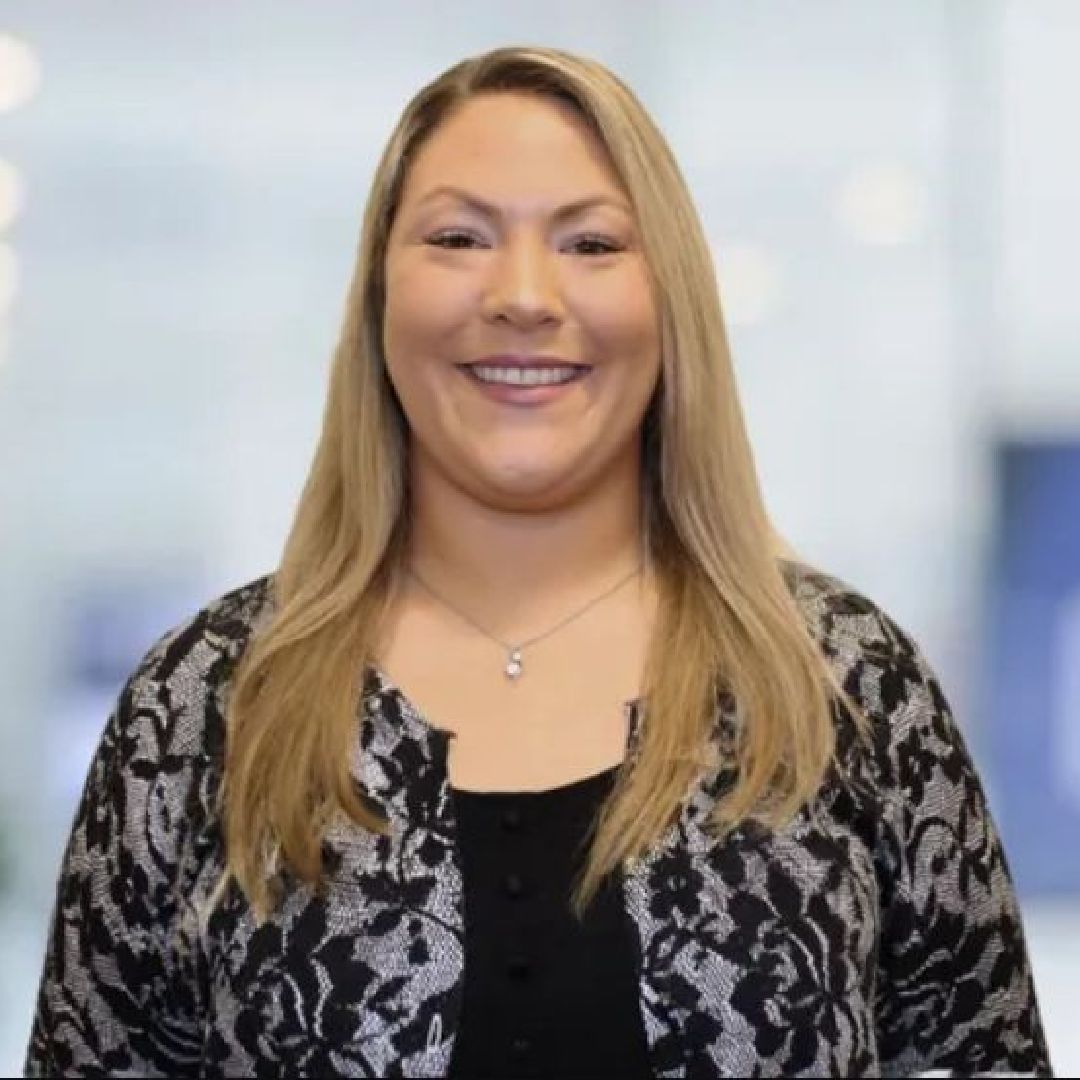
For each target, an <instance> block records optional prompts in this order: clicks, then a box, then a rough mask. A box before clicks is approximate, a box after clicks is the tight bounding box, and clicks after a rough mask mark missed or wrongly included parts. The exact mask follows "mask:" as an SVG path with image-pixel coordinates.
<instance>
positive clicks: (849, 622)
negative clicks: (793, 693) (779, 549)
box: [781, 559, 922, 664]
mask: <svg viewBox="0 0 1080 1080" xmlns="http://www.w3.org/2000/svg"><path fill="white" fill-rule="evenodd" d="M781 571H782V572H783V575H784V579H785V580H786V581H787V584H788V588H789V589H790V590H791V593H792V595H793V596H794V598H795V601H796V603H797V604H798V606H799V609H800V610H801V611H802V613H803V616H804V617H805V618H806V620H807V622H808V624H809V627H810V630H811V632H812V633H813V634H814V637H815V638H816V639H817V641H818V643H819V645H820V646H821V648H822V650H823V651H824V652H825V653H826V655H827V656H829V657H830V658H832V659H848V660H852V661H853V660H856V659H876V660H879V661H881V662H888V663H903V662H909V663H913V664H917V663H918V662H919V661H920V660H921V659H922V656H921V653H920V650H919V646H918V643H917V642H916V641H915V639H914V638H913V637H912V636H911V635H910V634H909V633H908V632H907V631H906V630H904V629H903V628H902V627H901V626H900V625H899V623H897V621H896V620H895V619H894V618H893V617H892V615H890V614H889V613H888V612H887V611H886V610H885V609H884V608H882V607H881V605H880V604H878V603H877V602H876V601H875V600H873V599H871V598H870V597H869V596H867V595H866V594H865V593H863V592H861V591H860V590H859V589H857V588H855V586H853V585H851V584H850V583H849V582H847V581H844V580H843V579H842V578H839V577H837V576H836V575H835V574H830V573H827V572H826V571H824V570H822V569H820V568H818V567H815V566H810V565H809V564H807V563H802V562H794V561H792V560H788V559H785V560H782V561H781Z"/></svg>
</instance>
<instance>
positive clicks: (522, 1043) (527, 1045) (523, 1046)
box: [510, 1035, 532, 1054]
mask: <svg viewBox="0 0 1080 1080" xmlns="http://www.w3.org/2000/svg"><path fill="white" fill-rule="evenodd" d="M510 1049H511V1050H513V1052H514V1053H515V1054H527V1053H528V1052H529V1051H530V1050H531V1049H532V1039H526V1038H525V1036H524V1035H519V1036H518V1037H517V1038H516V1039H514V1041H513V1042H512V1043H510Z"/></svg>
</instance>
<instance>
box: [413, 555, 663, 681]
mask: <svg viewBox="0 0 1080 1080" xmlns="http://www.w3.org/2000/svg"><path fill="white" fill-rule="evenodd" d="M643 565H644V560H642V561H641V562H639V563H638V564H637V566H636V567H635V568H634V569H633V570H632V571H631V572H630V573H629V574H627V575H626V577H624V578H622V579H620V580H619V581H618V582H616V583H615V584H614V585H613V586H612V587H611V588H610V589H608V590H607V592H605V593H603V594H601V595H600V596H598V597H597V598H596V599H595V600H591V601H589V603H587V604H586V605H585V606H584V607H583V608H581V609H580V610H579V611H575V612H574V614H573V615H571V616H570V617H569V618H566V619H563V621H562V622H561V623H559V624H558V625H557V626H553V627H552V628H551V629H550V630H547V631H545V632H544V633H543V634H538V635H537V636H536V637H534V638H529V640H528V641H523V642H521V643H520V644H519V645H512V644H510V642H508V641H502V640H501V639H500V638H497V637H494V636H493V635H491V634H489V633H488V632H487V631H486V630H485V629H484V628H483V627H482V626H478V625H477V624H476V623H475V622H473V621H472V619H470V618H469V616H468V615H466V614H465V613H464V612H463V611H460V610H459V609H458V608H456V607H455V606H454V605H453V604H451V603H450V602H449V601H448V600H446V599H445V598H444V597H442V596H440V595H439V594H438V593H437V592H436V591H435V590H434V589H433V588H432V587H431V586H430V585H428V584H427V583H426V582H425V581H424V580H423V579H422V578H421V577H420V575H419V574H417V573H416V572H415V571H414V570H410V571H409V573H410V574H411V575H412V577H414V578H415V579H416V581H417V582H419V584H420V585H422V586H423V587H424V588H425V589H426V590H427V591H428V592H429V593H431V595H432V596H434V597H435V599H436V600H438V601H439V602H440V603H441V604H444V605H445V606H446V607H448V608H449V609H450V610H451V611H453V612H454V613H455V614H457V615H460V616H461V618H463V619H464V620H465V621H466V622H467V623H468V624H469V625H470V626H472V627H473V628H474V629H476V630H479V631H480V633H481V634H483V635H484V637H486V638H488V639H489V640H490V641H494V642H497V643H498V644H499V645H501V646H502V647H503V648H504V649H506V651H507V655H506V666H505V667H504V668H503V671H504V672H505V673H506V677H507V678H508V679H510V680H514V679H516V678H517V677H518V676H519V675H520V674H521V673H522V671H523V670H524V665H523V664H522V660H521V651H522V649H524V648H525V647H526V646H527V645H532V644H534V643H535V642H537V641H541V640H542V639H543V638H546V637H548V636H550V635H551V634H554V633H555V631H556V630H561V629H562V628H563V627H564V626H565V625H566V624H567V623H568V622H572V621H573V620H574V619H576V618H578V617H579V616H580V615H584V614H585V612H586V611H588V610H589V608H591V607H593V606H594V605H596V604H599V603H600V601H601V600H603V599H604V597H606V596H610V595H611V594H612V593H613V592H614V591H615V590H616V589H618V588H620V587H621V586H622V585H625V584H626V582H628V581H629V580H630V579H631V578H632V577H633V576H634V575H635V574H638V573H640V572H641V568H642V566H643Z"/></svg>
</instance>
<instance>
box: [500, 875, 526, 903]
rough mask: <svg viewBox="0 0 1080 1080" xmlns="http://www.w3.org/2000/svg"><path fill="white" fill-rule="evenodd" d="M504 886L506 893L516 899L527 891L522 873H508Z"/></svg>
mask: <svg viewBox="0 0 1080 1080" xmlns="http://www.w3.org/2000/svg"><path fill="white" fill-rule="evenodd" d="M503 887H504V888H505V889H506V895H507V896H509V897H512V898H514V899H515V900H516V899H517V898H518V897H519V896H521V894H522V893H524V892H525V882H524V881H522V880H521V875H520V874H507V875H506V879H505V880H504V881H503Z"/></svg>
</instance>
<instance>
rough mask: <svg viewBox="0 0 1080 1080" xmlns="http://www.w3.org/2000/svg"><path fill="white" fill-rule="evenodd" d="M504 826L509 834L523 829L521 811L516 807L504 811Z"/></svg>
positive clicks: (509, 807)
mask: <svg viewBox="0 0 1080 1080" xmlns="http://www.w3.org/2000/svg"><path fill="white" fill-rule="evenodd" d="M502 826H503V828H504V829H506V830H507V831H508V832H517V830H518V829H520V828H521V811H520V810H519V809H518V808H517V807H516V806H508V807H506V809H505V810H503V812H502Z"/></svg>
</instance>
